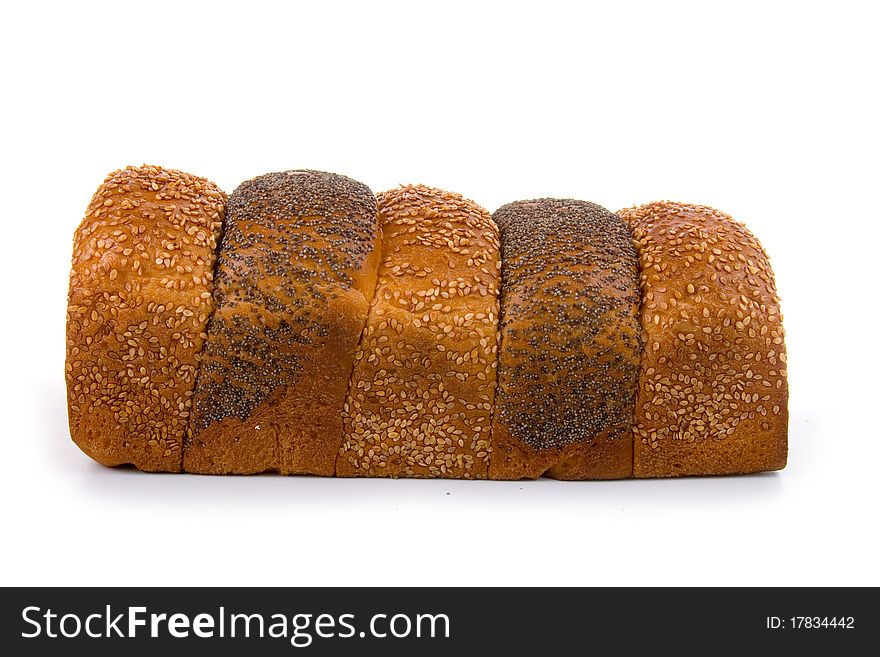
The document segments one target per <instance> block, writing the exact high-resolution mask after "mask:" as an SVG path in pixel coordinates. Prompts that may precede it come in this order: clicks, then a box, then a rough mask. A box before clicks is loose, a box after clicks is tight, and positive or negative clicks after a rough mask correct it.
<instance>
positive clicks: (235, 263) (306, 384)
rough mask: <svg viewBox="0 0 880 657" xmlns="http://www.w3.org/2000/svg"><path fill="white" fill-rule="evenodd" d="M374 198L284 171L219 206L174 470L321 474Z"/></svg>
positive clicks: (328, 176) (361, 307)
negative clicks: (211, 302)
mask: <svg viewBox="0 0 880 657" xmlns="http://www.w3.org/2000/svg"><path fill="white" fill-rule="evenodd" d="M378 246H379V233H378V223H377V217H376V200H375V197H374V196H373V193H372V192H371V191H370V190H369V188H367V187H366V186H365V185H363V184H361V183H359V182H356V181H354V180H351V179H350V178H346V177H345V176H340V175H336V174H332V173H323V172H318V171H286V172H282V173H270V174H267V175H263V176H259V177H257V178H254V179H252V180H249V181H247V182H244V183H242V184H241V185H240V186H239V187H238V189H236V190H235V192H234V193H233V194H232V195H231V196H230V198H229V210H228V213H227V217H226V221H225V223H224V234H223V239H222V243H221V246H220V251H219V255H218V260H217V268H216V287H215V289H214V298H215V300H216V306H217V307H216V311H215V312H214V315H213V316H212V317H211V320H210V323H209V325H208V329H207V335H208V338H207V341H206V344H205V352H204V357H203V359H202V363H201V370H200V373H199V379H198V383H197V386H196V390H195V402H194V417H193V423H192V426H191V428H190V432H189V437H188V439H187V444H186V452H185V456H184V469H185V470H186V471H188V472H197V473H234V474H249V473H256V472H264V471H278V472H281V473H283V474H317V475H324V476H331V475H333V472H334V466H335V461H336V454H337V453H338V451H339V448H340V444H341V443H342V437H343V434H342V430H343V427H342V419H341V414H342V409H343V405H344V403H345V396H346V391H347V387H348V382H349V377H350V374H351V369H352V364H353V359H354V354H355V349H356V347H357V341H358V338H359V336H360V334H361V332H362V331H363V327H364V322H365V320H366V316H367V310H368V308H369V303H370V300H371V299H372V295H373V290H374V288H375V281H376V272H377V268H378V260H379V252H378Z"/></svg>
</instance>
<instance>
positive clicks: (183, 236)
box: [66, 165, 226, 472]
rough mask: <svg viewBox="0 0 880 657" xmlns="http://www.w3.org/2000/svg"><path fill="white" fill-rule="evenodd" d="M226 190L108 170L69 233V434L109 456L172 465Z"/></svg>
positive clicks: (186, 178)
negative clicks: (85, 209)
mask: <svg viewBox="0 0 880 657" xmlns="http://www.w3.org/2000/svg"><path fill="white" fill-rule="evenodd" d="M225 203H226V195H225V194H224V193H223V192H222V191H221V190H220V189H219V188H218V187H217V186H216V185H214V184H213V183H211V182H209V181H207V180H205V179H204V178H198V177H196V176H191V175H189V174H186V173H183V172H180V171H175V170H173V169H163V168H161V167H156V166H147V165H144V166H141V167H128V168H127V169H123V170H121V171H116V172H114V173H111V174H110V175H109V176H108V177H107V179H106V180H105V181H104V183H103V184H102V185H101V186H100V187H99V188H98V191H97V192H96V193H95V195H94V197H93V198H92V201H91V203H90V204H89V207H88V210H87V211H86V216H85V218H84V219H83V221H82V223H81V224H80V226H79V228H78V229H77V231H76V234H75V236H74V245H73V263H72V267H71V273H70V292H69V295H68V308H67V362H66V374H67V401H68V415H69V420H70V435H71V437H72V438H73V440H74V442H76V444H77V445H79V447H80V448H81V449H82V450H83V451H84V452H85V453H86V454H88V455H89V456H91V457H92V458H93V459H95V460H96V461H98V462H100V463H103V464H104V465H121V464H125V463H131V464H134V465H135V466H136V467H138V468H140V469H141V470H150V471H159V470H161V471H169V472H179V471H180V467H181V446H182V443H183V437H184V431H185V427H186V425H187V423H188V421H189V415H190V407H191V402H192V396H191V395H192V391H193V386H194V384H195V378H196V372H197V365H198V357H199V352H200V351H201V348H202V342H203V339H204V330H205V324H206V322H207V320H208V317H209V315H210V313H211V311H212V308H213V301H212V298H211V289H212V271H213V265H214V249H215V246H216V241H217V237H218V235H219V231H220V226H221V222H222V218H223V213H224V209H225Z"/></svg>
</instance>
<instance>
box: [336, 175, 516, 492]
mask: <svg viewBox="0 0 880 657" xmlns="http://www.w3.org/2000/svg"><path fill="white" fill-rule="evenodd" d="M378 208H379V219H380V222H381V224H382V235H383V242H382V258H383V260H382V263H381V266H380V269H379V281H378V285H377V288H376V295H375V298H374V300H373V304H372V306H371V308H370V314H369V317H368V319H367V324H366V327H365V329H364V333H363V336H362V338H361V342H360V345H359V347H358V352H357V356H356V360H355V367H354V371H353V373H352V379H351V385H350V390H349V394H348V400H347V404H346V407H345V413H344V416H343V417H344V421H345V441H344V443H343V445H342V449H341V450H340V453H339V457H338V459H337V463H336V474H337V475H338V476H391V477H404V476H406V477H449V478H453V477H454V478H477V479H480V478H485V477H486V476H487V474H488V464H489V451H490V445H489V431H490V416H491V411H492V404H493V399H494V389H495V362H496V357H497V350H498V346H497V332H498V276H499V273H498V272H499V267H500V260H499V251H498V231H497V228H496V226H495V223H494V222H493V221H492V217H491V216H490V215H489V213H488V212H486V211H485V210H484V209H483V208H481V207H479V206H478V205H476V204H475V203H473V202H472V201H469V200H467V199H464V198H463V197H462V196H460V195H459V194H453V193H450V192H445V191H443V190H440V189H436V188H432V187H426V186H423V185H407V186H402V187H400V188H398V189H393V190H391V191H388V192H385V193H383V194H379V196H378Z"/></svg>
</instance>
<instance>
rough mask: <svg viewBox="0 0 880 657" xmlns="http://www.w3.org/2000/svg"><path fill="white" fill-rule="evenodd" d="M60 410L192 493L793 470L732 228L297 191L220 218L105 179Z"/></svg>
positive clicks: (83, 436)
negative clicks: (268, 476)
mask: <svg viewBox="0 0 880 657" xmlns="http://www.w3.org/2000/svg"><path fill="white" fill-rule="evenodd" d="M66 376H67V392H68V395H67V397H68V409H69V419H70V432H71V436H72V438H73V440H74V441H75V442H76V444H77V445H78V446H79V447H80V448H81V449H82V450H83V451H84V452H85V453H86V454H88V455H89V456H91V457H92V458H94V459H95V460H97V461H99V462H100V463H103V464H105V465H120V464H126V463H130V464H133V465H135V466H136V467H137V468H139V469H141V470H149V471H155V470H164V471H170V472H180V471H186V472H193V473H203V474H227V473H229V474H233V473H234V474H249V473H257V472H265V471H276V472H280V473H283V474H315V475H322V476H333V475H336V476H390V477H450V478H474V479H485V478H490V479H522V478H536V477H540V476H543V475H546V476H550V477H554V478H558V479H618V478H625V477H669V476H681V475H714V474H735V473H748V472H760V471H766V470H777V469H780V468H783V467H784V466H785V462H786V455H787V424H788V415H787V401H788V399H787V395H788V387H787V380H786V371H785V345H784V334H783V330H782V319H781V314H780V312H779V301H778V297H777V295H776V289H775V284H774V280H773V274H772V271H771V269H770V265H769V262H768V260H767V256H766V254H765V253H764V251H763V249H762V248H761V246H760V244H759V243H758V241H757V240H756V239H755V238H754V236H752V234H751V233H749V232H748V230H747V229H746V228H745V227H744V226H743V225H742V224H740V223H738V222H736V221H734V220H733V219H732V218H731V217H729V216H727V215H725V214H723V213H721V212H718V211H716V210H712V209H711V208H707V207H704V206H695V205H684V204H678V203H669V202H661V203H652V204H648V205H645V206H641V207H634V208H628V209H626V210H622V211H620V212H618V213H617V214H613V213H611V212H609V211H607V210H605V209H604V208H601V207H599V206H597V205H594V204H592V203H587V202H583V201H575V200H560V199H540V200H535V201H519V202H516V203H511V204H509V205H506V206H504V207H502V208H501V209H499V210H498V211H497V212H496V213H495V215H494V217H493V216H490V215H489V213H487V212H486V211H485V210H484V209H483V208H481V207H480V206H478V205H476V204H475V203H473V202H472V201H469V200H467V199H465V198H463V197H461V196H460V195H458V194H453V193H450V192H446V191H443V190H440V189H436V188H432V187H426V186H422V185H408V186H401V187H399V188H397V189H393V190H390V191H387V192H384V193H382V194H379V195H378V197H374V196H373V194H372V192H371V191H370V190H369V189H368V188H367V187H366V186H365V185H362V184H361V183H358V182H355V181H353V180H351V179H349V178H346V177H344V176H339V175H336V174H330V173H322V172H316V171H287V172H283V173H273V174H267V175H264V176H260V177H257V178H254V179H252V180H249V181H247V182H245V183H243V184H242V185H240V186H239V188H238V189H236V190H235V192H234V193H233V194H232V195H231V196H230V197H229V199H228V204H227V199H226V197H225V195H224V194H223V192H222V191H220V190H219V189H218V188H217V187H216V186H215V185H213V184H212V183H210V182H208V181H206V180H204V179H202V178H197V177H195V176H190V175H188V174H185V173H181V172H179V171H174V170H169V169H162V168H160V167H151V166H143V167H129V168H128V169H125V170H122V171H118V172H116V173H113V174H111V175H110V176H109V177H108V178H107V180H105V181H104V183H103V184H102V185H101V187H100V188H99V189H98V191H97V192H96V194H95V196H94V198H93V199H92V202H91V204H90V205H89V208H88V210H87V212H86V217H85V219H84V220H83V222H82V224H81V225H80V227H79V228H78V229H77V231H76V234H75V237H74V254H73V265H72V271H71V277H70V294H69V299H68V312H67V362H66Z"/></svg>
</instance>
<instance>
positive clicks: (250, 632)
mask: <svg viewBox="0 0 880 657" xmlns="http://www.w3.org/2000/svg"><path fill="white" fill-rule="evenodd" d="M0 613H2V616H0V619H2V620H0V622H2V647H3V648H4V651H5V653H6V654H21V653H22V652H23V651H26V650H33V649H36V650H39V651H40V652H39V653H38V654H42V652H45V651H52V652H54V651H60V650H64V649H83V650H87V651H88V652H89V654H91V655H104V654H106V655H110V654H113V655H118V654H120V651H124V652H125V654H130V655H139V654H144V655H146V654H148V653H154V652H155V651H156V650H161V651H162V654H163V656H164V655H177V654H181V655H182V654H186V655H192V651H193V649H196V650H199V649H204V650H211V651H212V652H213V651H220V653H221V654H225V652H224V651H227V652H228V653H229V654H232V653H236V654H237V653H241V652H243V651H246V654H271V655H282V654H296V653H305V654H314V655H325V654H327V655H330V654H333V655H338V654H346V653H354V652H361V651H364V650H366V651H374V650H381V651H383V652H384V653H386V654H420V655H441V654H450V653H451V652H452V651H459V650H474V649H490V650H492V651H493V654H498V653H504V652H507V653H510V654H522V653H528V652H533V651H534V652H535V653H543V652H545V651H547V650H548V649H566V650H575V651H589V650H591V649H596V648H600V647H602V648H605V647H610V648H612V649H623V650H626V651H631V650H638V649H651V650H655V651H656V650H661V651H667V650H669V651H674V653H675V654H704V653H709V652H714V651H716V650H717V649H719V648H723V649H724V650H725V651H727V650H739V649H742V650H751V649H756V648H760V649H767V650H770V649H774V648H780V649H783V648H787V649H791V648H798V647H802V646H803V647H809V648H811V649H814V650H815V649H823V648H828V649H834V650H846V649H848V648H856V647H858V646H861V645H865V644H864V642H865V641H866V640H871V639H874V640H876V639H878V638H880V636H878V632H877V622H878V603H877V598H876V590H875V589H841V588H824V589H819V588H802V589H798V588H795V589H754V588H738V589H709V588H706V589H695V588H688V589H685V588H666V589H664V588H652V589H639V588H629V589H548V588H528V589H526V588H509V589H485V588H478V589H460V588H441V589H425V588H419V589H415V588H403V589H401V588H394V589H391V588H380V589H375V588H358V589H351V588H314V589H313V588H272V589H258V588H240V589H233V588H199V589H193V588H180V589H172V588H138V589H127V588H66V589H61V588H45V589H44V588H21V589H3V590H2V608H0ZM9 648H11V649H12V650H13V652H11V653H10V652H9V651H8V649H9ZM414 651H418V653H414ZM844 654H848V653H844Z"/></svg>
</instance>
